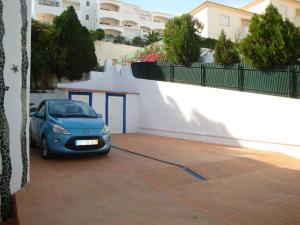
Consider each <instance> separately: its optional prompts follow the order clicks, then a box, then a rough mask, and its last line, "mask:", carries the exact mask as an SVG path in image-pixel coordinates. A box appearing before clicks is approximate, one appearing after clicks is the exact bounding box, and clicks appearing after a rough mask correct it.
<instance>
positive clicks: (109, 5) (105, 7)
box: [99, 3, 120, 12]
mask: <svg viewBox="0 0 300 225" xmlns="http://www.w3.org/2000/svg"><path fill="white" fill-rule="evenodd" d="M99 9H100V10H104V11H112V12H119V11H120V6H118V5H117V4H114V3H100V6H99Z"/></svg>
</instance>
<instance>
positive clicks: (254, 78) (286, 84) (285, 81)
mask: <svg viewBox="0 0 300 225" xmlns="http://www.w3.org/2000/svg"><path fill="white" fill-rule="evenodd" d="M132 71H133V74H134V76H135V77H136V78H141V79H148V80H157V81H170V82H176V83H185V84H193V85H201V86H207V87H216V88H224V89H230V90H238V91H246V92H254V93H261V94H269V95H276V96H285V97H293V98H300V66H299V65H295V66H289V67H284V68H276V69H272V70H259V69H255V68H253V67H251V66H249V65H242V64H239V65H233V66H227V67H224V66H220V65H215V64H202V63H195V64H193V65H191V66H189V67H187V66H181V65H173V64H171V63H168V62H157V63H142V62H141V63H132Z"/></svg>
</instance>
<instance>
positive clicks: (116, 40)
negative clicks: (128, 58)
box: [113, 36, 126, 44]
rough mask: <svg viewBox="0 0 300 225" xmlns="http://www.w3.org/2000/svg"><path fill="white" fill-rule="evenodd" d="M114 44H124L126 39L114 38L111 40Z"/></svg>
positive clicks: (121, 37)
mask: <svg viewBox="0 0 300 225" xmlns="http://www.w3.org/2000/svg"><path fill="white" fill-rule="evenodd" d="M113 42H114V43H115V44H126V39H125V37H123V36H116V37H114V38H113Z"/></svg>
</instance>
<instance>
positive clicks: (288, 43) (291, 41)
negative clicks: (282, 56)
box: [283, 20, 300, 65]
mask: <svg viewBox="0 0 300 225" xmlns="http://www.w3.org/2000/svg"><path fill="white" fill-rule="evenodd" d="M284 27H285V32H283V38H284V41H285V51H286V54H287V60H286V64H289V65H292V64H296V63H299V61H298V60H299V59H300V29H299V28H297V27H295V25H294V24H293V23H291V22H290V21H288V20H286V21H285V22H284Z"/></svg>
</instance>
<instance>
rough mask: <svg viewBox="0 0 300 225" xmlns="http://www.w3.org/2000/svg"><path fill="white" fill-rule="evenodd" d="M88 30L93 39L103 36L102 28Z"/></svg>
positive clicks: (96, 39) (102, 37)
mask: <svg viewBox="0 0 300 225" xmlns="http://www.w3.org/2000/svg"><path fill="white" fill-rule="evenodd" d="M89 32H90V36H91V39H92V40H93V41H101V40H103V39H104V37H105V33H104V30H102V29H97V30H90V31H89Z"/></svg>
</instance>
